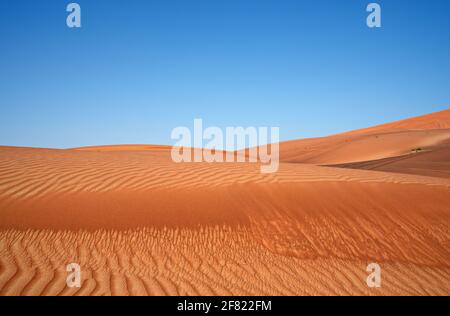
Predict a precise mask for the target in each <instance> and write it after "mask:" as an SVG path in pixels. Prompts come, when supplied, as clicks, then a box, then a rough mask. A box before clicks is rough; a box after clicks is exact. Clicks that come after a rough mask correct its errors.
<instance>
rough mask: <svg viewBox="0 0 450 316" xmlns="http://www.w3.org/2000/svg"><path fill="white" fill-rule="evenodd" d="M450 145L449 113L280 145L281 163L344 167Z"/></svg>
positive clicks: (446, 111)
mask: <svg viewBox="0 0 450 316" xmlns="http://www.w3.org/2000/svg"><path fill="white" fill-rule="evenodd" d="M443 143H450V109H449V110H445V111H441V112H437V113H432V114H428V115H424V116H420V117H416V118H412V119H407V120H402V121H399V122H394V123H388V124H383V125H379V126H375V127H372V128H367V129H362V130H357V131H353V132H347V133H343V134H337V135H332V136H329V137H322V138H311V139H302V140H295V141H289V142H283V143H281V144H280V157H281V160H282V161H284V162H300V163H310V164H319V165H330V164H345V163H351V162H362V161H369V160H378V159H384V158H390V157H396V156H402V155H406V154H410V153H411V152H412V151H413V150H415V149H417V148H421V149H426V148H429V147H435V146H438V145H440V144H443Z"/></svg>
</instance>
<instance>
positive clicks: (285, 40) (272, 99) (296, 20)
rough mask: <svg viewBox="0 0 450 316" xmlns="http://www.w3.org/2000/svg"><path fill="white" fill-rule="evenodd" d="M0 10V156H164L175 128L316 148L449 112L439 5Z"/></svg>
mask: <svg viewBox="0 0 450 316" xmlns="http://www.w3.org/2000/svg"><path fill="white" fill-rule="evenodd" d="M69 2H70V1H60V0H39V1H37V0H29V1H22V0H2V1H0V144H1V145H16V146H35V147H56V148H66V147H75V146H85V145H99V144H121V143H147V144H172V143H173V141H172V140H171V139H170V133H171V131H172V129H173V128H174V127H176V126H192V124H193V119H194V118H202V119H203V120H204V124H205V125H207V126H210V125H215V126H219V127H225V126H279V127H280V137H281V139H283V140H287V139H296V138H303V137H313V136H324V135H328V134H332V133H337V132H342V131H346V130H351V129H356V128H361V127H367V126H370V125H374V124H378V123H383V122H387V121H393V120H397V119H402V118H406V117H410V116H416V115H420V114H424V113H428V112H434V111H438V110H442V109H446V108H449V107H450V19H449V16H450V1H448V0H441V1H439V0H420V1H411V0H395V1H394V0H390V1H374V2H378V3H380V4H381V6H382V10H383V11H382V28H381V29H369V28H368V27H367V26H366V24H365V21H366V16H367V14H368V13H367V12H366V10H365V8H366V5H367V4H368V3H369V2H371V1H360V0H342V1H337V0H329V1H320V0H310V1H301V0H292V1H288V0H272V1H266V0H205V1H199V0H179V1H173V0H159V1H149V0H147V1H144V0H142V1H137V0H129V1H114V0H107V1H106V0H79V1H75V2H78V3H79V4H80V5H81V8H82V28H81V29H69V28H68V27H67V26H66V17H67V13H66V11H65V8H66V5H67V4H68V3H69Z"/></svg>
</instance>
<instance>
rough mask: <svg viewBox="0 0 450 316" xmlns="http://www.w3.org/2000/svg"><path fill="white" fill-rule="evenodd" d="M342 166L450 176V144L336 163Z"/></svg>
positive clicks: (432, 175)
mask: <svg viewBox="0 0 450 316" xmlns="http://www.w3.org/2000/svg"><path fill="white" fill-rule="evenodd" d="M335 166H336V167H342V168H353V169H365V170H380V171H388V172H397V173H407V174H418V175H423V176H430V177H442V178H448V179H449V178H450V144H442V145H439V146H432V147H428V148H426V149H422V148H421V149H419V150H416V151H414V152H411V153H409V154H406V155H402V156H396V157H390V158H385V159H380V160H370V161H363V162H356V163H348V164H341V165H335Z"/></svg>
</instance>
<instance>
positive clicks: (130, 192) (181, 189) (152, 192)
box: [0, 112, 450, 295]
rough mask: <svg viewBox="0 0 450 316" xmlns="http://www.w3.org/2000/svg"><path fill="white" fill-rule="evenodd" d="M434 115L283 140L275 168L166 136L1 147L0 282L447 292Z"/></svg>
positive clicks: (167, 291) (440, 137)
mask: <svg viewBox="0 0 450 316" xmlns="http://www.w3.org/2000/svg"><path fill="white" fill-rule="evenodd" d="M444 113H446V112H444ZM439 117H440V116H439ZM431 118H432V120H433V122H430V123H427V120H428V119H429V118H428V119H425V120H421V119H416V120H415V121H414V122H416V123H417V127H418V126H419V123H420V124H422V125H420V126H422V127H426V129H425V130H414V131H413V130H404V131H400V130H397V131H389V132H379V131H377V133H378V134H376V135H370V136H369V135H366V134H361V135H360V134H359V133H356V134H355V135H351V136H348V135H336V136H331V137H330V138H322V139H316V140H304V141H299V142H298V143H295V142H290V143H287V144H284V148H283V147H282V150H284V152H283V155H284V156H282V158H283V159H284V162H283V163H281V164H280V168H279V171H278V172H277V173H272V174H262V173H260V168H259V165H258V164H253V163H212V164H208V163H181V164H176V163H173V162H172V161H171V159H170V148H169V147H165V146H149V145H124V146H99V147H89V148H80V149H73V150H55V149H36V148H17V147H0V218H1V221H0V295H449V294H450V260H449V259H450V194H449V193H450V178H448V177H446V176H445V175H446V172H447V171H448V169H447V167H448V164H446V162H448V159H447V157H448V149H446V147H445V143H446V141H447V140H448V137H449V133H450V131H449V130H448V129H445V128H447V127H446V126H443V125H442V123H441V121H439V120H437V121H436V116H431ZM416 123H415V124H416ZM404 124H405V123H401V124H398V125H396V126H397V127H399V126H400V127H403V126H405V125H404ZM433 127H437V128H438V129H432V128H433ZM377 136H378V137H377ZM348 137H351V141H349V142H350V144H347V142H346V140H350V138H348ZM298 144H302V146H301V147H299V148H297V147H296V146H297V145H298ZM423 144H426V145H423ZM282 145H283V144H282ZM419 146H423V147H424V148H425V146H430V148H431V147H432V146H437V147H432V148H433V150H429V151H426V148H425V149H424V150H423V151H421V152H418V153H414V154H411V149H412V148H417V147H419ZM442 146H444V147H442ZM306 147H308V148H306ZM397 147H399V148H397ZM349 150H350V151H352V152H353V153H358V155H356V156H355V157H357V158H352V157H353V156H352V154H349V153H348V151H349ZM308 151H309V152H308ZM333 152H334V155H333ZM399 154H402V155H403V157H406V158H405V159H404V160H400V159H398V158H395V159H394V158H388V159H393V160H392V161H391V160H390V161H384V162H383V163H385V164H384V165H383V164H381V163H380V162H377V163H375V162H373V163H371V164H366V165H362V166H360V165H346V166H344V167H345V168H342V166H340V167H329V166H319V165H317V164H320V163H322V162H323V163H325V162H327V161H331V162H334V161H338V162H339V161H348V160H353V159H362V158H367V157H381V158H386V157H385V156H386V155H387V156H390V155H392V156H399ZM371 159H372V158H371ZM371 159H366V160H371ZM431 161H439V165H433V166H432V168H433V169H434V173H433V172H430V171H429V170H430V169H431V167H430V164H429V162H431ZM302 162H303V163H302ZM304 162H311V164H307V163H304ZM387 162H389V163H387ZM413 165H414V166H419V167H417V168H416V169H421V170H423V172H422V174H423V175H418V174H408V173H421V172H405V173H401V172H402V171H403V170H404V169H411V168H413V167H411V166H413ZM352 168H357V169H352ZM364 168H365V169H371V168H373V169H375V171H374V170H359V169H364ZM386 168H388V169H389V168H394V169H395V172H386V171H392V170H386V171H383V170H385V169H386ZM72 262H75V263H79V264H80V266H81V268H82V279H83V282H82V286H81V288H69V287H67V286H66V277H67V275H68V273H67V272H66V270H65V267H66V265H67V264H68V263H72ZM372 262H376V263H378V264H379V265H380V266H381V267H382V286H381V287H380V288H369V287H368V286H367V284H366V278H367V276H368V273H367V271H366V267H367V265H368V263H372Z"/></svg>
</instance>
